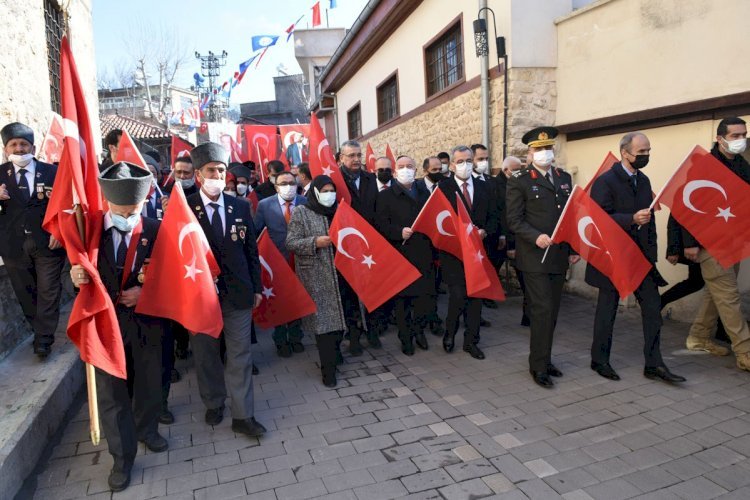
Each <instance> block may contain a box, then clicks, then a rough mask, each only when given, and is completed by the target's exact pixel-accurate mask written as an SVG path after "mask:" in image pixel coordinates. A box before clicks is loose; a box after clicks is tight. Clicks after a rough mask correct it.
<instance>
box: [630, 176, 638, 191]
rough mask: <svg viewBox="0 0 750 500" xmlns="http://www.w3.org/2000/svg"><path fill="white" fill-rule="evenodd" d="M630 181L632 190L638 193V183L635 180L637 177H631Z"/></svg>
mask: <svg viewBox="0 0 750 500" xmlns="http://www.w3.org/2000/svg"><path fill="white" fill-rule="evenodd" d="M628 181H630V189H632V190H633V192H634V193H636V192H638V183H637V181H636V179H635V175H631V176H630V177H629V178H628Z"/></svg>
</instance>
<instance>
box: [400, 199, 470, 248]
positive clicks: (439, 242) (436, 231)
mask: <svg viewBox="0 0 750 500" xmlns="http://www.w3.org/2000/svg"><path fill="white" fill-rule="evenodd" d="M458 228H459V224H458V216H457V215H456V212H454V211H453V207H452V206H451V204H450V202H449V201H448V198H446V197H445V195H444V194H443V191H442V190H441V189H439V188H437V187H436V188H435V190H434V191H432V194H431V195H430V197H429V198H428V200H427V203H425V204H424V206H423V207H422V210H421V211H420V212H419V214H418V215H417V218H416V219H414V224H412V225H411V229H412V231H416V232H418V233H422V234H425V235H427V237H428V238H430V241H432V246H434V247H435V248H437V249H439V250H443V251H445V252H448V253H450V254H453V255H454V256H455V257H456V258H457V259H461V258H463V254H462V253H461V242H460V241H459V239H458V236H457V234H458V231H459V229H458Z"/></svg>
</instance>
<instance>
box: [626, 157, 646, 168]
mask: <svg viewBox="0 0 750 500" xmlns="http://www.w3.org/2000/svg"><path fill="white" fill-rule="evenodd" d="M633 156H635V160H634V161H631V162H630V165H631V166H632V167H633V168H634V169H636V170H640V169H642V168H643V167H645V166H646V165H648V160H649V157H650V155H633Z"/></svg>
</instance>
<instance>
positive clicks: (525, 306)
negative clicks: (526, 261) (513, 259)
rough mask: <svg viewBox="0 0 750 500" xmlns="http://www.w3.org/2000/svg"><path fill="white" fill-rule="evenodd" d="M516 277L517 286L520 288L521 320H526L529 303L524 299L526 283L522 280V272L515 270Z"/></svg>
mask: <svg viewBox="0 0 750 500" xmlns="http://www.w3.org/2000/svg"><path fill="white" fill-rule="evenodd" d="M514 269H516V268H514ZM516 277H517V278H518V286H519V287H521V294H522V295H523V318H527V319H528V317H529V301H528V300H527V299H526V281H525V280H524V278H523V271H521V270H520V269H516Z"/></svg>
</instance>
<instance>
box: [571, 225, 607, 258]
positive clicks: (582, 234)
mask: <svg viewBox="0 0 750 500" xmlns="http://www.w3.org/2000/svg"><path fill="white" fill-rule="evenodd" d="M589 226H593V227H594V230H596V232H597V233H598V234H599V238H601V239H602V240H603V239H604V237H603V236H602V232H601V231H599V227H598V226H597V225H596V223H595V222H594V219H592V218H591V217H590V216H588V215H586V216H584V217H581V218H580V219H578V236H579V237H580V238H581V241H583V242H584V243H585V244H586V245H588V246H590V247H591V248H596V249H597V250H601V247H598V246H596V245H594V244H593V243H592V242H591V240H590V239H589V238H588V236H586V228H587V227H589ZM606 254H607V255H609V256H610V258H611V257H612V256H611V255H610V253H609V251H606Z"/></svg>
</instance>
